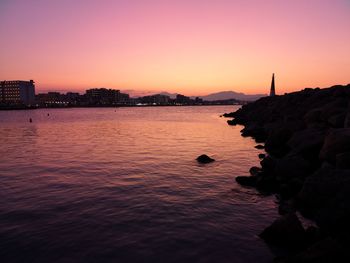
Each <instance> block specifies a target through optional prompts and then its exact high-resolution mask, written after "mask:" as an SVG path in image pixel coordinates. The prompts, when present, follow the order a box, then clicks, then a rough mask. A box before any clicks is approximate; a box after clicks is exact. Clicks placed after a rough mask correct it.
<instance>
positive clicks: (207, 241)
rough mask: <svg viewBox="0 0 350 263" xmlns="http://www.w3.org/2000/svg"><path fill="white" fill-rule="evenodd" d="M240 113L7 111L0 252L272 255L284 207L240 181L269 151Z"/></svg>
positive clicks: (170, 258)
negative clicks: (274, 225)
mask: <svg viewBox="0 0 350 263" xmlns="http://www.w3.org/2000/svg"><path fill="white" fill-rule="evenodd" d="M232 110H233V109H232V107H227V106H225V107H223V106H218V107H213V106H212V107H154V108H118V109H113V108H105V109H104V108H101V109H99V108H98V109H51V110H49V109H41V110H34V111H3V112H0V145H1V147H0V156H1V157H0V261H1V262H269V261H270V259H271V257H272V256H271V254H270V252H269V250H268V248H267V247H266V246H265V244H264V243H263V242H262V241H260V240H259V238H258V237H257V236H256V234H257V233H259V232H260V231H261V230H262V229H263V228H264V227H265V226H266V225H268V223H269V222H271V221H272V220H273V219H274V218H275V217H276V214H275V213H276V212H275V204H274V201H273V199H272V198H267V197H260V196H258V195H256V192H255V190H253V189H243V188H241V187H240V186H238V185H237V184H236V183H235V180H234V178H235V177H236V176H238V175H244V174H247V171H248V169H249V167H250V166H252V165H256V163H257V160H258V159H257V154H258V153H259V151H258V150H257V149H255V148H254V147H253V146H254V145H255V144H254V142H253V141H252V140H251V139H249V138H243V137H241V136H240V134H239V130H240V129H241V127H231V126H228V125H226V120H225V119H224V118H220V117H219V115H220V114H222V113H224V112H228V111H232ZM47 113H50V114H49V116H47ZM29 118H32V119H33V122H32V123H29V121H28V120H29ZM203 153H206V154H208V155H210V156H212V157H214V158H215V159H216V160H217V161H216V162H214V163H211V164H207V165H201V164H198V163H197V162H196V161H195V158H196V157H197V156H198V155H200V154H203Z"/></svg>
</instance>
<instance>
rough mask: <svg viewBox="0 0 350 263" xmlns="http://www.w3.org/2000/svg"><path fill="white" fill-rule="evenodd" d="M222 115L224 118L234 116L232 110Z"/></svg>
mask: <svg viewBox="0 0 350 263" xmlns="http://www.w3.org/2000/svg"><path fill="white" fill-rule="evenodd" d="M222 116H223V117H225V118H234V117H235V113H234V112H230V113H224V114H223V115H222Z"/></svg>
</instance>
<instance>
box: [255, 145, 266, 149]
mask: <svg viewBox="0 0 350 263" xmlns="http://www.w3.org/2000/svg"><path fill="white" fill-rule="evenodd" d="M254 148H256V149H259V150H262V149H264V148H265V146H264V145H261V144H258V145H256V146H255V147H254Z"/></svg>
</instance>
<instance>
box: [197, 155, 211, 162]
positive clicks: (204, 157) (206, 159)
mask: <svg viewBox="0 0 350 263" xmlns="http://www.w3.org/2000/svg"><path fill="white" fill-rule="evenodd" d="M196 160H197V161H198V162H199V163H211V162H214V161H215V160H214V159H213V158H210V157H209V156H208V155H206V154H202V155H200V156H198V157H197V159H196Z"/></svg>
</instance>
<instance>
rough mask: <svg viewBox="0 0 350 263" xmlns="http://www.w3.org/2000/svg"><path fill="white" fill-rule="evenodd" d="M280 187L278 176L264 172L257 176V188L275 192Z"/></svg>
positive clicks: (262, 190)
mask: <svg viewBox="0 0 350 263" xmlns="http://www.w3.org/2000/svg"><path fill="white" fill-rule="evenodd" d="M278 187H279V185H278V182H277V181H276V178H275V177H274V176H273V175H271V174H262V175H261V176H259V177H258V178H257V181H256V188H257V189H258V190H259V191H260V192H262V193H264V194H271V193H275V192H276V191H277V189H278Z"/></svg>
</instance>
